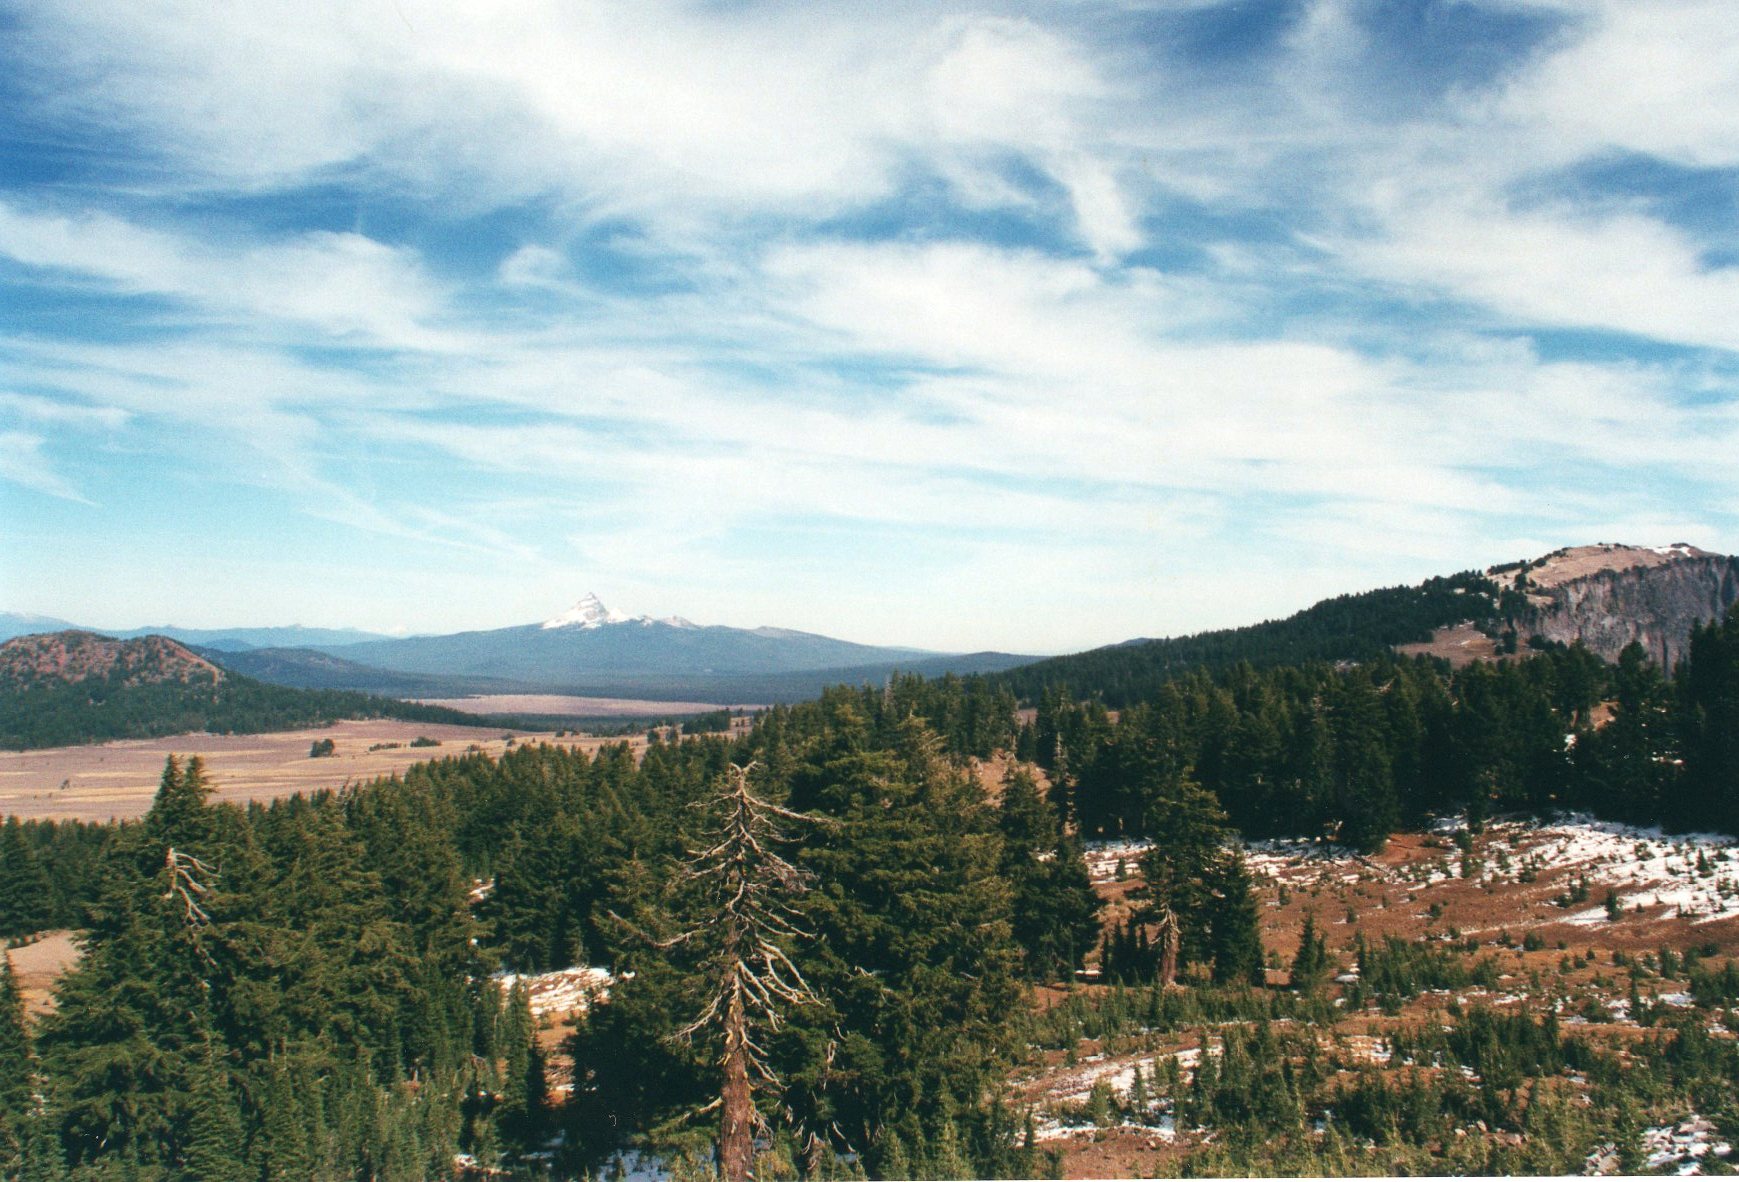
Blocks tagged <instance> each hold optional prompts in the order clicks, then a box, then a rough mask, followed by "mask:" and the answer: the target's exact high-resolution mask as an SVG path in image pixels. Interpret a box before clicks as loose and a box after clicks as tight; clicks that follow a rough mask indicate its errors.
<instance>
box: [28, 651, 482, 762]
mask: <svg viewBox="0 0 1739 1182" xmlns="http://www.w3.org/2000/svg"><path fill="white" fill-rule="evenodd" d="M340 718H402V719H406V720H409V721H416V722H451V723H458V724H461V725H473V726H474V725H477V723H478V721H479V720H478V719H477V718H476V717H474V716H472V715H467V714H460V713H459V712H457V711H454V710H447V709H444V708H441V707H436V706H421V705H417V704H415V703H412V702H400V701H395V700H393V699H391V698H380V697H374V696H372V695H369V694H359V693H347V692H340V691H333V690H321V691H311V690H297V689H286V688H284V687H282V686H275V685H266V684H265V683H263V682H259V681H255V680H253V679H252V678H250V677H243V676H240V675H238V674H235V673H230V672H226V671H224V670H222V669H219V668H217V667H216V666H215V665H213V664H211V663H210V662H209V661H207V660H205V659H204V658H202V657H200V656H199V655H198V654H196V653H194V652H192V651H191V650H189V649H187V648H186V647H185V646H183V645H181V644H178V643H177V642H175V641H173V640H170V639H169V638H168V637H164V636H147V637H143V638H141V639H138V640H115V639H112V638H110V637H106V636H99V635H97V634H96V633H93V632H54V633H48V634H45V635H39V636H21V637H18V638H16V639H14V640H9V641H7V642H6V643H5V644H0V747H4V748H10V749H24V748H31V747H60V746H68V745H71V744H75V743H92V742H101V741H104V740H108V739H144V738H153V737H156V736H159V735H174V734H182V733H184V732H188V731H211V732H215V733H228V732H250V731H274V730H296V729H299V728H301V727H308V726H322V725H324V724H326V723H329V722H333V721H335V720H337V719H340Z"/></svg>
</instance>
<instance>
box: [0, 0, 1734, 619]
mask: <svg viewBox="0 0 1739 1182" xmlns="http://www.w3.org/2000/svg"><path fill="white" fill-rule="evenodd" d="M1595 541H1623V542H1635V543H1639V544H1663V543H1668V542H1678V541H1684V542H1690V543H1693V544H1696V545H1700V546H1704V547H1706V548H1709V549H1713V550H1719V551H1723V552H1729V553H1731V552H1735V551H1739V21H1736V20H1735V19H1734V14H1733V8H1732V4H1731V0H1710V2H1696V0H1685V2H1679V0H1648V2H1638V0H1611V2H1603V0H1575V2H1574V3H1571V2H1557V0H1538V2H1524V0H1236V2H1227V3H1215V2H1209V0H1155V2H1153V3H1147V4H1142V3H1136V2H1133V0H1131V2H1125V3H1117V2H1105V3H1095V2H1092V0H1055V2H1053V3H1049V4H1042V5H1040V4H1035V5H1023V4H1019V3H1008V4H999V5H971V4H952V3H951V4H910V3H903V2H901V0H884V2H881V3H877V4H874V5H866V4H861V3H845V4H834V3H828V2H826V0H804V2H800V3H789V4H781V3H772V4H760V3H749V2H735V0H715V2H712V3H694V4H679V3H667V2H665V0H633V2H632V3H620V4H611V3H601V2H600V3H582V2H579V0H523V2H515V3H479V2H478V0H330V2H328V0H298V2H297V3H295V4H286V3H283V2H282V0H279V2H275V3H264V2H259V0H226V2H225V3H223V4H220V5H213V4H209V3H205V2H203V0H202V2H199V3H192V2H188V0H129V2H128V3H124V4H92V3H90V2H89V0H28V2H26V3H21V4H20V3H4V2H0V610H13V611H24V612H36V613H44V614H51V615H54V616H58V617H63V618H67V619H72V620H76V621H78V622H80V623H83V624H88V625H93V626H103V627H114V628H121V627H132V626H139V625H143V624H152V623H173V624H178V625H181V626H185V627H230V626H242V625H255V626H259V625H270V624H289V623H302V624H308V625H321V626H332V627H338V626H349V627H359V628H365V629H370V630H375V631H387V632H402V631H416V632H442V631H452V630H458V629H463V628H486V627H499V626H505V625H509V624H517V623H524V622H530V621H535V620H539V619H543V618H545V617H548V616H551V615H554V614H556V613H557V612H559V611H560V610H561V609H562V608H564V607H566V606H567V605H568V604H570V603H572V602H573V601H574V600H576V599H577V598H579V596H580V595H582V594H583V593H585V592H587V591H595V592H597V594H598V595H599V596H600V597H601V598H602V599H603V600H604V601H605V602H606V603H607V604H609V605H610V606H611V607H612V608H616V609H618V610H623V611H627V612H630V613H634V614H639V613H648V614H652V615H656V616H663V615H670V614H680V615H683V616H686V617H688V618H690V619H693V620H695V621H697V622H700V623H722V624H732V625H739V626H755V625H763V624H766V625H778V626H784V627H792V628H802V629H807V630H810V631H816V632H823V633H827V634H829V635H835V636H841V637H845V638H848V639H852V640H858V641H864V642H870V643H890V644H902V645H915V646H923V647H929V648H936V649H947V650H961V651H964V650H977V649H1003V650H1009V651H1016V652H1060V651H1071V650H1076V649H1081V648H1086V647H1091V646H1094V645H1099V644H1105V643H1111V642H1115V641H1119V640H1122V639H1126V638H1129V637H1133V636H1164V635H1176V634H1182V633H1188V632H1193V631H1197V630H1200V629H1204V628H1211V627H1221V626H1229V625H1237V624H1242V623H1249V622H1253V621H1255V620H1258V619H1262V618H1265V617H1271V616H1276V615H1283V614H1286V613H1289V612H1291V611H1293V610H1296V609H1298V608H1300V607H1303V606H1306V605H1308V604H1309V603H1311V602H1313V601H1315V600H1316V599H1318V598H1321V597H1323V596H1327V595H1333V594H1338V593H1341V592H1346V591H1354V590H1361V589H1365V588H1369V587H1375V586H1383V585H1392V584H1396V583H1410V582H1416V581H1418V580H1420V579H1423V578H1425V577H1428V576H1430V575H1434V574H1447V573H1451V572H1454V571H1459V570H1465V569H1470V568H1476V567H1484V566H1487V565H1490V564H1493V563H1497V562H1503V561H1510V560H1515V559H1519V558H1524V557H1530V556H1536V555H1539V554H1541V553H1544V552H1546V551H1548V550H1551V549H1553V548H1556V547H1558V546H1562V545H1573V544H1582V543H1587V542H1595Z"/></svg>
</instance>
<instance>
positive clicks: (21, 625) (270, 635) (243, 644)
mask: <svg viewBox="0 0 1739 1182" xmlns="http://www.w3.org/2000/svg"><path fill="white" fill-rule="evenodd" d="M46 632H93V633H95V634H97V635H99V636H112V637H114V638H115V639H116V640H136V639H139V638H140V637H145V636H167V637H169V639H171V640H178V641H180V642H181V643H182V644H186V645H197V646H199V647H201V648H210V649H219V650H221V651H224V652H242V651H245V650H247V649H250V648H297V647H302V646H305V645H318V644H355V643H358V642H360V641H364V640H390V639H392V638H391V637H389V636H387V635H386V634H385V633H384V632H364V631H361V630H360V629H356V628H306V627H303V626H302V625H300V624H289V625H283V626H279V627H270V628H181V627H177V626H176V625H174V624H160V625H156V626H153V627H145V628H122V629H113V628H92V627H90V626H89V625H86V624H74V623H71V622H69V621H67V620H62V619H59V618H58V617H55V616H33V615H29V614H27V613H24V612H0V641H6V640H11V639H12V638H13V637H15V636H40V635H42V634H43V633H46Z"/></svg>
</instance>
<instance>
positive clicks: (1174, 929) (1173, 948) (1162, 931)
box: [1156, 899, 1179, 989]
mask: <svg viewBox="0 0 1739 1182" xmlns="http://www.w3.org/2000/svg"><path fill="white" fill-rule="evenodd" d="M1178 937H1179V932H1178V923H1177V912H1175V911H1173V910H1172V909H1171V904H1170V903H1169V902H1167V901H1166V900H1164V899H1162V900H1160V903H1159V931H1158V933H1157V934H1156V938H1157V939H1158V941H1159V986H1160V988H1161V989H1170V988H1171V987H1172V986H1173V985H1175V984H1177V948H1178V942H1179V941H1178Z"/></svg>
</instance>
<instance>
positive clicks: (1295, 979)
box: [1292, 911, 1332, 992]
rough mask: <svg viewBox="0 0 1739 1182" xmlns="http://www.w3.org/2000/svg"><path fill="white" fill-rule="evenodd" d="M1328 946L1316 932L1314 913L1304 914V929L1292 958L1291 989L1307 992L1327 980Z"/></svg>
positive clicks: (1320, 934)
mask: <svg viewBox="0 0 1739 1182" xmlns="http://www.w3.org/2000/svg"><path fill="white" fill-rule="evenodd" d="M1331 967H1332V966H1331V965H1330V962H1329V959H1328V945H1327V944H1326V943H1325V942H1324V941H1323V938H1322V933H1321V932H1320V931H1319V930H1317V926H1316V912H1314V911H1306V912H1305V913H1304V928H1303V930H1302V931H1301V932H1300V933H1299V936H1298V952H1297V953H1296V954H1295V955H1294V956H1293V958H1292V987H1293V988H1294V989H1298V990H1302V991H1304V992H1309V991H1311V990H1313V989H1316V988H1318V987H1320V986H1321V985H1322V983H1323V982H1324V981H1326V980H1327V979H1328V975H1329V969H1330V968H1331Z"/></svg>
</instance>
